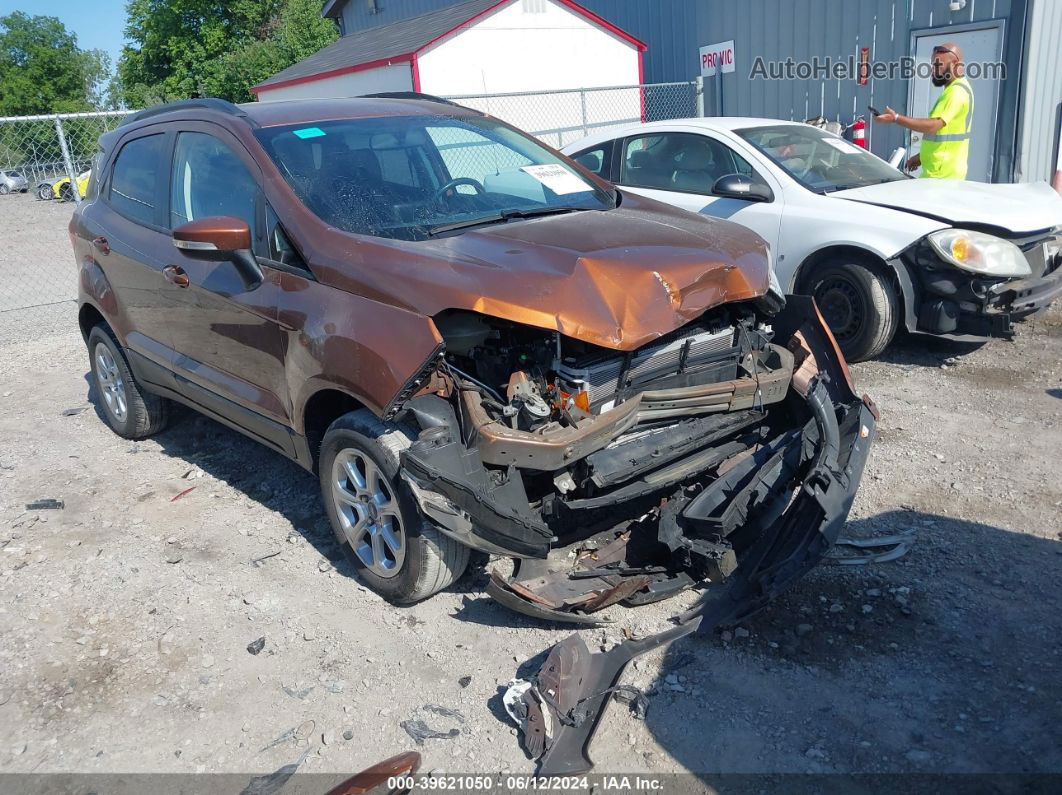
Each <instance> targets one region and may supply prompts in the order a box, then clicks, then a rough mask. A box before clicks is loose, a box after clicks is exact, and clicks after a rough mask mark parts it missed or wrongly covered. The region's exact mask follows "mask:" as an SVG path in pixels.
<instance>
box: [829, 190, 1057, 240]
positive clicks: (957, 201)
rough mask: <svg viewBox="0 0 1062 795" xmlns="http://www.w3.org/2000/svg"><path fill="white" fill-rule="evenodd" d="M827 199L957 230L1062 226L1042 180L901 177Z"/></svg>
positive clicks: (1020, 230) (1016, 230)
mask: <svg viewBox="0 0 1062 795" xmlns="http://www.w3.org/2000/svg"><path fill="white" fill-rule="evenodd" d="M830 196H831V198H837V199H850V200H852V201H858V202H865V203H867V204H876V205H880V206H883V207H891V208H893V209H896V210H903V211H906V212H914V213H918V214H919V215H926V216H929V217H931V218H937V219H939V220H941V221H946V222H948V223H951V224H954V225H956V226H966V225H970V224H976V225H981V226H995V227H1000V228H1002V229H1005V230H1007V231H1009V232H1014V233H1016V234H1023V233H1026V232H1037V231H1039V230H1041V229H1050V228H1052V227H1055V226H1060V225H1062V196H1059V195H1058V194H1057V193H1055V192H1054V191H1053V190H1052V189H1051V186H1049V185H1048V184H1047V183H1046V182H1037V183H1034V184H1022V185H991V184H988V183H984V182H964V181H960V180H946V179H902V180H897V181H896V182H886V183H883V184H881V185H868V186H867V187H865V188H853V189H851V190H843V191H838V192H836V193H831V194H830Z"/></svg>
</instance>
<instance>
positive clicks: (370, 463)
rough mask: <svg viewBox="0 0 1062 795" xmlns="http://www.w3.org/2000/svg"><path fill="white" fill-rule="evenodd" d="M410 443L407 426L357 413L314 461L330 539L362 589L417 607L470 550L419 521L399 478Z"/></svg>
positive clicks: (336, 428) (449, 578)
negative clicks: (332, 537)
mask: <svg viewBox="0 0 1062 795" xmlns="http://www.w3.org/2000/svg"><path fill="white" fill-rule="evenodd" d="M414 438H416V432H415V431H414V430H413V429H412V428H409V427H408V426H401V425H396V424H394V423H388V422H384V421H382V420H380V419H379V418H378V417H376V416H375V415H374V414H373V413H372V412H370V411H368V410H367V409H360V410H358V411H352V412H350V413H348V414H344V415H343V416H342V417H340V418H339V419H337V420H336V421H335V422H333V423H332V425H331V426H330V427H329V429H328V431H327V432H326V433H325V435H324V439H323V441H322V442H321V455H320V458H319V462H318V463H319V466H318V468H319V471H320V480H321V496H322V498H323V499H324V504H325V510H326V511H327V513H328V519H329V521H331V523H332V529H333V531H334V532H335V536H336V541H337V542H338V543H339V544H340V546H342V547H343V551H344V552H345V553H346V554H347V556H348V557H349V558H350V561H351V563H353V564H354V567H355V568H356V569H357V571H358V576H359V577H361V579H362V580H364V582H365V584H366V585H368V586H369V588H371V589H372V590H373V591H375V592H376V593H378V594H380V596H382V597H383V598H384V599H387V600H388V601H389V602H393V603H395V604H412V603H413V602H419V601H421V600H422V599H427V598H428V597H429V596H431V595H433V594H435V593H438V592H439V591H441V590H442V589H443V588H446V587H447V586H449V585H451V584H452V583H453V582H454V581H456V580H457V579H458V578H459V577H460V576H461V575H462V574H463V573H464V571H465V568H466V567H467V566H468V557H469V552H470V550H469V548H468V547H466V546H464V545H463V544H460V543H458V542H457V541H455V540H454V539H452V538H450V537H449V536H447V535H444V534H443V533H442V532H440V531H439V530H438V528H436V527H435V526H433V525H432V524H431V523H430V522H429V521H428V520H427V519H425V518H424V517H423V516H422V515H421V513H420V511H419V509H418V508H417V503H416V500H415V499H414V498H413V495H412V494H411V493H410V491H409V487H408V486H407V485H406V484H405V482H404V481H403V480H402V478H401V477H400V476H399V467H400V461H399V456H400V455H401V452H402V451H403V450H405V449H406V448H407V447H409V445H410V444H411V443H412V441H413V439H414Z"/></svg>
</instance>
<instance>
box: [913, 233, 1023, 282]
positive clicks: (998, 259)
mask: <svg viewBox="0 0 1062 795" xmlns="http://www.w3.org/2000/svg"><path fill="white" fill-rule="evenodd" d="M928 240H929V244H930V245H931V246H933V249H934V250H935V251H936V252H937V254H939V255H940V258H941V259H942V260H944V261H945V262H948V263H950V264H952V265H954V266H955V267H957V268H962V269H963V270H964V271H970V272H972V273H981V274H984V275H985V276H1001V277H1007V278H1010V277H1014V276H1030V275H1032V270H1031V269H1030V268H1029V262H1028V260H1026V259H1025V255H1024V254H1022V252H1021V249H1020V248H1018V247H1017V246H1015V245H1014V244H1013V243H1011V242H1010V241H1009V240H1004V239H1003V238H1001V237H996V236H995V235H986V234H985V233H984V232H972V231H970V230H968V229H941V230H940V231H939V232H933V233H932V234H931V235H930V236H929V238H928Z"/></svg>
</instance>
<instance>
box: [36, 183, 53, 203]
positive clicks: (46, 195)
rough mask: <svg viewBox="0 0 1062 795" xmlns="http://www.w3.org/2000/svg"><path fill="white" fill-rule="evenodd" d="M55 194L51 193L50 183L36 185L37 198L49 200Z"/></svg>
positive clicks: (44, 200) (43, 200)
mask: <svg viewBox="0 0 1062 795" xmlns="http://www.w3.org/2000/svg"><path fill="white" fill-rule="evenodd" d="M54 195H55V194H54V193H52V186H51V185H38V186H37V198H38V199H40V200H41V201H42V202H46V201H51V199H52V197H53V196H54Z"/></svg>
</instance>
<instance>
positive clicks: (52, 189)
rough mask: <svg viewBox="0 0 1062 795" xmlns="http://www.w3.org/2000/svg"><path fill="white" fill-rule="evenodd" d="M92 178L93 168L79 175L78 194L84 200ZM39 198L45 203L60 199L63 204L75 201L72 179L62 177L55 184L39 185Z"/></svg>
mask: <svg viewBox="0 0 1062 795" xmlns="http://www.w3.org/2000/svg"><path fill="white" fill-rule="evenodd" d="M91 176H92V169H91V168H90V169H88V170H87V171H82V172H81V173H80V174H78V175H77V192H78V194H79V195H80V196H81V198H82V199H84V198H85V191H87V190H88V184H89V177H91ZM37 198H38V199H43V200H45V201H47V200H48V199H58V200H59V201H62V202H68V201H73V200H74V191H73V189H72V188H71V187H70V177H62V178H60V179H57V180H56V181H55V182H41V183H38V185H37Z"/></svg>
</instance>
